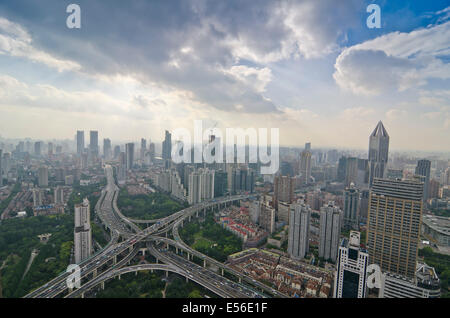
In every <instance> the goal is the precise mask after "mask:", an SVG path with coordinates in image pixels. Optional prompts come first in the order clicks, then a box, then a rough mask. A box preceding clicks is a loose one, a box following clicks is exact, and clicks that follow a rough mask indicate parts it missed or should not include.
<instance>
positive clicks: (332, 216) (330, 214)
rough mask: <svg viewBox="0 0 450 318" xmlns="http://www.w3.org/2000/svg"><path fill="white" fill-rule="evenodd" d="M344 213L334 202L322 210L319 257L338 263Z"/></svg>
mask: <svg viewBox="0 0 450 318" xmlns="http://www.w3.org/2000/svg"><path fill="white" fill-rule="evenodd" d="M341 214H342V211H341V209H339V207H337V206H336V205H335V204H334V202H333V201H330V202H328V204H326V205H324V206H323V207H321V208H320V231H319V235H320V236H319V257H322V258H324V259H325V260H331V261H332V262H335V261H336V258H337V253H338V245H339V235H340V233H341V217H342V216H341Z"/></svg>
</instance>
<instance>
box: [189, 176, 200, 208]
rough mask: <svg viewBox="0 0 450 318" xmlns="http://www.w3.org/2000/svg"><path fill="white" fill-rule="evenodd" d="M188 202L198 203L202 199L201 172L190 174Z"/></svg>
mask: <svg viewBox="0 0 450 318" xmlns="http://www.w3.org/2000/svg"><path fill="white" fill-rule="evenodd" d="M188 184H189V185H188V202H189V204H196V203H199V202H201V201H202V197H201V195H202V190H201V174H200V173H199V172H196V171H194V172H192V173H191V174H190V175H189V182H188Z"/></svg>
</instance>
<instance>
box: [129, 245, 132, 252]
mask: <svg viewBox="0 0 450 318" xmlns="http://www.w3.org/2000/svg"><path fill="white" fill-rule="evenodd" d="M132 251H133V245H131V246H130V247H129V248H128V252H129V253H131V252H132Z"/></svg>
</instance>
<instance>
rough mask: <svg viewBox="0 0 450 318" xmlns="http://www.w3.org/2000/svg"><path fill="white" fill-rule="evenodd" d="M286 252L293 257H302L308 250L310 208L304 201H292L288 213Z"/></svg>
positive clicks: (298, 258)
mask: <svg viewBox="0 0 450 318" xmlns="http://www.w3.org/2000/svg"><path fill="white" fill-rule="evenodd" d="M289 218H290V220H289V238H288V250H287V252H288V254H289V256H290V257H291V258H293V259H297V260H300V259H303V258H305V256H306V254H307V253H308V250H309V224H310V219H311V208H310V207H309V206H308V205H305V204H304V203H293V204H291V206H290V214H289Z"/></svg>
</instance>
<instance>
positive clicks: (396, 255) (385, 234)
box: [367, 178, 423, 277]
mask: <svg viewBox="0 0 450 318" xmlns="http://www.w3.org/2000/svg"><path fill="white" fill-rule="evenodd" d="M422 196H423V183H421V182H419V181H415V180H391V179H378V178H375V179H374V180H373V184H372V188H371V190H370V195H369V216H368V229H367V249H368V251H369V256H370V263H374V264H378V266H380V268H381V269H382V270H383V271H389V272H391V273H393V274H400V275H404V276H407V277H414V274H415V271H416V263H417V249H418V243H419V238H420V223H421V216H422Z"/></svg>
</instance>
